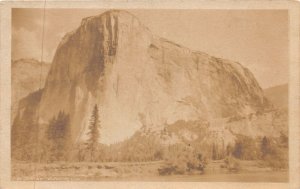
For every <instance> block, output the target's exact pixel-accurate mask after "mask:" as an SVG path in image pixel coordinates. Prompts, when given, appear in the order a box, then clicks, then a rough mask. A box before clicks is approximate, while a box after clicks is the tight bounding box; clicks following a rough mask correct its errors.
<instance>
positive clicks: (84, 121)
mask: <svg viewBox="0 0 300 189" xmlns="http://www.w3.org/2000/svg"><path fill="white" fill-rule="evenodd" d="M95 104H98V105H99V107H100V119H101V126H102V129H101V139H102V142H104V143H112V142H116V141H120V140H123V139H125V138H126V137H129V136H131V135H132V134H133V133H134V132H135V131H137V130H138V129H140V128H141V127H143V126H144V127H147V128H150V129H152V130H161V129H162V128H163V127H164V126H165V125H166V124H168V125H170V124H173V123H175V122H177V121H179V120H184V121H193V120H207V121H210V120H214V119H216V118H225V117H230V116H235V115H248V114H250V113H255V112H257V111H258V110H262V109H264V108H265V107H267V106H268V101H267V100H266V99H265V97H264V94H263V91H262V89H261V88H260V86H259V84H258V83H257V81H256V80H255V78H254V76H253V75H252V73H251V72H250V71H249V70H248V69H247V68H245V67H243V66H242V65H240V64H239V63H236V62H232V61H229V60H224V59H220V58H216V57H213V56H210V55H208V54H205V53H202V52H196V51H192V50H190V49H188V48H185V47H182V46H180V45H177V44H175V43H173V42H170V41H168V40H166V39H162V38H160V37H158V36H154V35H153V34H151V32H150V31H149V30H148V29H147V28H146V27H145V26H143V25H142V23H140V22H139V20H138V19H137V18H135V17H134V16H133V15H131V14H130V13H127V12H125V11H108V12H105V13H104V14H101V15H99V16H95V17H89V18H85V19H83V20H82V23H81V25H80V26H79V28H77V29H76V30H75V31H73V32H71V33H69V34H67V35H66V36H65V37H64V38H63V40H62V41H61V43H60V45H59V46H58V48H57V51H56V54H55V57H54V60H53V63H52V65H51V69H50V72H49V74H48V77H47V80H46V85H45V88H44V90H43V92H42V96H41V100H40V103H39V108H40V123H47V122H48V121H49V120H50V119H51V118H52V117H53V116H55V115H57V113H58V112H59V111H61V110H63V111H65V112H66V113H69V114H70V116H71V122H72V124H71V125H72V134H73V137H74V141H79V140H82V139H84V134H82V133H84V132H85V130H86V129H85V128H86V127H87V125H88V122H89V119H90V116H91V112H92V108H93V106H94V105H95Z"/></svg>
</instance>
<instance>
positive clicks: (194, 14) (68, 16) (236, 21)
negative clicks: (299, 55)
mask: <svg viewBox="0 0 300 189" xmlns="http://www.w3.org/2000/svg"><path fill="white" fill-rule="evenodd" d="M104 11H105V10H99V9H72V10H71V9H47V10H46V17H45V36H44V56H43V60H44V61H47V62H51V61H52V58H53V56H54V53H55V50H56V47H57V46H58V44H59V42H60V40H61V38H62V37H63V36H64V34H65V33H67V32H69V31H72V30H74V29H76V28H77V27H78V26H79V25H80V22H81V19H82V18H84V17H88V16H93V15H98V14H101V13H103V12H104ZM127 11H129V12H131V13H132V14H134V15H136V17H137V18H138V19H139V20H140V21H141V22H142V23H143V24H144V25H145V26H147V27H148V28H149V29H150V30H151V31H152V33H153V34H155V35H158V36H160V37H164V38H166V39H169V40H171V41H173V42H175V43H178V44H181V45H183V46H186V47H188V48H190V49H192V50H198V51H202V52H206V53H208V54H210V55H213V56H217V57H220V58H226V59H230V60H234V61H238V62H240V63H241V64H242V65H244V66H245V67H247V68H249V69H250V70H251V71H252V73H253V74H254V75H255V77H256V79H257V80H258V82H259V84H260V85H261V87H262V88H267V87H270V86H274V85H279V84H283V83H287V82H288V59H289V58H288V12H287V11H285V10H247V11H245V10H127ZM42 21H43V12H42V10H41V9H13V11H12V59H20V58H35V59H37V60H41V47H42Z"/></svg>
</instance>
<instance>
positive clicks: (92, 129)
mask: <svg viewBox="0 0 300 189" xmlns="http://www.w3.org/2000/svg"><path fill="white" fill-rule="evenodd" d="M99 129H100V120H99V112H98V106H97V104H96V105H95V106H94V109H93V112H92V116H91V120H90V125H89V132H88V136H89V139H88V140H87V150H88V151H89V153H90V160H91V161H95V159H96V157H95V156H96V151H97V147H98V141H99V138H100V133H99Z"/></svg>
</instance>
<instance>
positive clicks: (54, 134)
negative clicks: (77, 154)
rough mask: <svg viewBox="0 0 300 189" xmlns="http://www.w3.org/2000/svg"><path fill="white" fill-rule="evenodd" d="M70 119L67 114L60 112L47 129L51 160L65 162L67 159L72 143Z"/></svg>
mask: <svg viewBox="0 0 300 189" xmlns="http://www.w3.org/2000/svg"><path fill="white" fill-rule="evenodd" d="M69 122H70V119H69V116H68V115H67V114H65V113H64V112H62V111H60V112H59V113H58V115H57V117H53V118H52V119H51V120H50V122H49V126H48V129H47V139H48V144H49V145H50V146H49V148H50V149H49V150H50V160H52V161H53V160H54V161H55V160H63V159H65V158H66V152H67V150H68V144H69V141H70V123H69Z"/></svg>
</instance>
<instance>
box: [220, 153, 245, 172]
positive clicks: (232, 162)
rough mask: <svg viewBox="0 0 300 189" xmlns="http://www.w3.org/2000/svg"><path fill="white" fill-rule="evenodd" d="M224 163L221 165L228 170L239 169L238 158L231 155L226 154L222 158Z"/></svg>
mask: <svg viewBox="0 0 300 189" xmlns="http://www.w3.org/2000/svg"><path fill="white" fill-rule="evenodd" d="M224 163H225V165H223V167H224V168H227V169H228V170H229V171H234V172H236V171H239V170H240V169H241V166H240V163H239V160H238V159H236V158H234V157H232V156H228V157H226V158H225V160H224Z"/></svg>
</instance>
